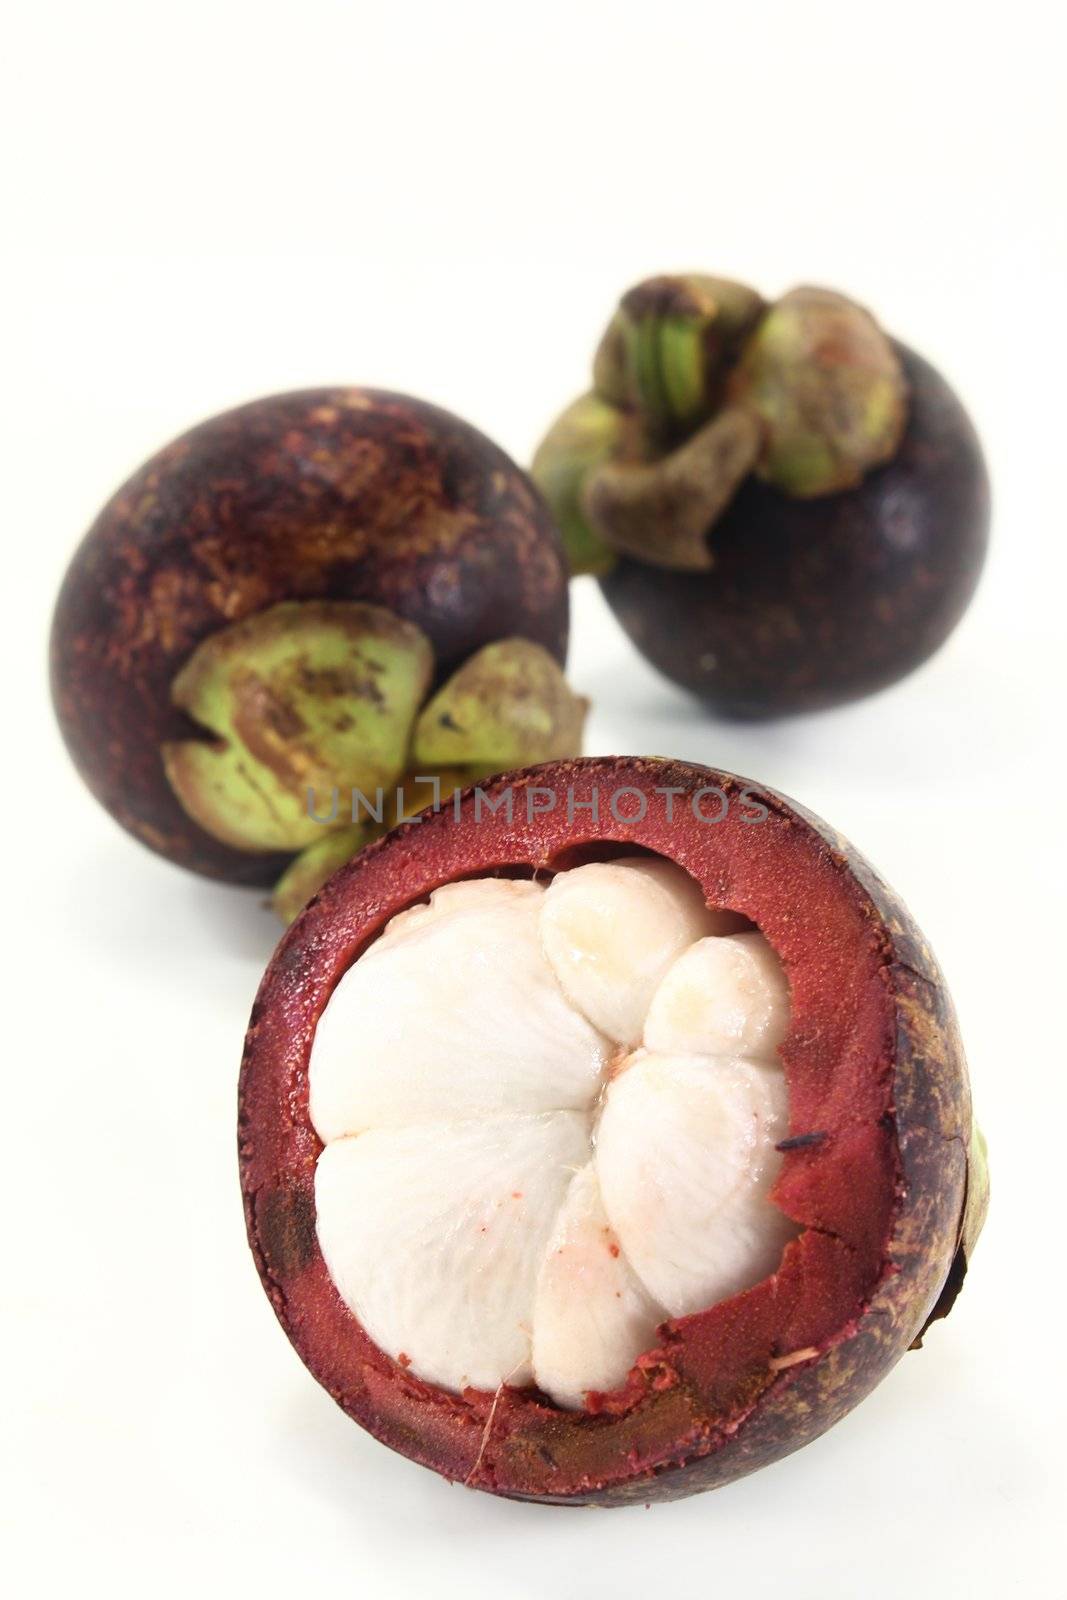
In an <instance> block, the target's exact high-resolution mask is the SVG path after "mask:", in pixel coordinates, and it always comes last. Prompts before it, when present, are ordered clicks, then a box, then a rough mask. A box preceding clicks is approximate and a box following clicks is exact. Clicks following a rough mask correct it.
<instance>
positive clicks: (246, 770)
mask: <svg viewBox="0 0 1067 1600" xmlns="http://www.w3.org/2000/svg"><path fill="white" fill-rule="evenodd" d="M432 674H433V651H432V649H431V646H430V643H429V640H428V639H427V638H426V637H425V635H424V634H423V633H422V632H421V630H420V629H418V628H416V627H414V626H413V625H412V624H411V623H409V622H404V621H402V620H401V618H399V617H396V616H394V615H393V614H392V612H390V611H386V610H384V609H383V608H382V607H381V606H370V605H362V604H359V603H358V602H350V601H328V600H308V601H300V602H297V601H291V602H285V603H283V604H281V605H277V606H271V607H270V608H269V609H268V610H266V611H260V612H257V613H256V614H255V615H254V616H251V617H247V618H246V619H245V620H244V621H242V622H237V623H234V624H233V625H232V626H231V627H229V628H224V629H222V630H221V631H220V632H219V633H216V634H212V635H211V637H210V638H208V639H206V640H205V641H204V643H203V644H201V645H200V646H199V648H198V649H196V650H195V651H194V652H193V654H192V656H190V658H189V660H188V661H187V662H186V664H185V666H184V667H183V668H182V670H181V671H180V672H179V674H178V676H177V677H176V678H175V680H174V683H173V684H172V686H171V698H172V700H173V702H174V704H175V705H176V706H178V707H179V708H180V709H181V710H182V711H184V712H186V713H187V715H188V716H189V717H191V718H192V720H193V721H194V722H197V723H199V724H200V725H201V726H202V727H203V728H205V729H207V730H208V731H209V732H211V733H212V734H214V735H215V738H214V739H213V740H210V741H209V740H193V739H189V740H183V741H182V742H180V743H174V744H167V745H165V746H164V747H163V763H164V766H165V769H166V773H167V777H168V778H169V780H170V783H171V786H172V788H173V789H174V791H175V793H176V794H177V796H178V798H179V800H180V801H181V802H182V804H183V806H184V807H185V809H186V811H187V812H188V813H189V815H190V816H191V817H192V818H193V819H194V820H195V821H196V822H198V823H199V824H200V826H201V827H202V828H204V829H206V831H207V832H208V833H210V834H212V835H213V836H214V837H215V838H216V839H221V840H222V841H223V843H224V844H228V845H232V846H233V848H234V849H237V850H248V851H254V852H260V853H265V852H271V851H276V850H277V851H285V850H299V849H301V848H302V847H303V846H304V845H307V844H310V843H312V841H314V840H317V839H319V838H321V835H322V823H321V822H319V821H317V820H316V814H321V813H323V812H324V811H327V810H329V808H330V805H331V796H332V794H333V792H334V791H335V790H341V791H342V792H345V793H347V792H348V791H349V790H350V789H353V788H355V789H360V790H363V791H364V792H365V793H370V792H373V791H374V790H375V789H376V788H377V787H378V786H379V785H381V784H390V783H392V782H393V781H394V780H395V778H396V777H397V775H398V774H399V773H400V772H401V771H402V770H403V767H404V759H405V756H406V754H407V746H408V735H409V730H410V728H411V724H412V720H413V719H414V716H415V713H416V711H417V709H418V706H419V704H420V702H421V701H422V699H423V697H424V695H425V693H426V690H427V689H428V687H429V684H430V679H431V677H432ZM313 813H314V814H313Z"/></svg>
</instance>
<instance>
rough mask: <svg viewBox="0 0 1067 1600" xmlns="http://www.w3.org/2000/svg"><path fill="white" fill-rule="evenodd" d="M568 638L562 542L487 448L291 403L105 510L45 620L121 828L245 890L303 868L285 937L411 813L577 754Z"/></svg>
mask: <svg viewBox="0 0 1067 1600" xmlns="http://www.w3.org/2000/svg"><path fill="white" fill-rule="evenodd" d="M567 616H568V611H567V570H566V563H565V560H564V556H563V552H562V550H561V547H560V543H559V537H558V534H557V533H556V530H555V528H554V526H553V523H552V519H551V517H550V516H549V514H548V511H547V509H546V507H545V505H544V503H543V501H542V499H541V497H540V495H539V494H538V492H537V490H536V489H535V488H534V487H533V485H532V484H531V482H530V480H529V479H528V478H527V477H526V475H525V474H524V473H523V472H521V471H520V470H519V468H518V467H516V466H515V464H514V463H513V462H512V461H511V460H509V458H508V457H507V456H506V455H504V453H503V452H502V451H501V450H499V449H497V447H496V446H495V445H494V444H492V443H490V441H489V440H488V439H486V438H485V437H484V436H483V435H482V434H480V433H478V432H477V431H476V430H475V429H474V428H472V427H470V426H469V425H468V424H467V423H465V422H461V421H460V420H459V419H458V418H456V417H453V416H450V415H449V414H448V413H447V412H445V411H441V410H439V409H438V408H437V407H435V406H431V405H427V404H425V403H423V402H422V401H419V400H412V399H409V398H406V397H405V396H403V395H395V394H384V393H379V392H376V391H373V390H364V389H320V390H309V391H306V392H302V393H296V394H287V395H278V396H274V397H271V398H268V399H264V400H259V401H256V402H254V403H253V404H251V405H246V406H242V407H240V408H239V409H237V410H234V411H229V412H226V413H225V414H223V415H221V416H218V417H214V418H212V419H211V420H210V421H208V422H205V423H203V424H201V426H199V427H197V428H194V429H193V430H192V432H191V433H188V434H186V435H185V436H184V437H182V438H180V439H178V440H176V441H175V442H173V443H172V444H170V445H168V446H167V447H166V448H165V449H164V450H162V451H160V453H159V454H158V455H156V456H154V457H153V458H152V459H151V460H150V461H148V462H147V463H146V464H145V465H144V466H143V467H142V468H141V469H140V471H139V472H137V473H136V474H135V475H134V476H133V477H132V478H131V479H130V480H129V482H128V483H126V484H125V485H124V486H123V487H122V488H121V489H120V490H119V491H118V493H117V494H116V495H115V496H114V497H113V499H112V500H111V501H110V502H109V504H108V505H107V506H105V508H104V510H103V511H102V512H101V514H100V516H99V517H98V518H97V520H96V522H95V523H94V525H93V527H92V528H91V529H90V531H89V533H88V534H87V536H86V538H85V540H84V541H83V543H82V545H81V547H80V548H79V550H78V551H77V553H76V554H75V556H74V559H73V561H72V562H71V565H70V567H69V569H68V571H67V574H66V578H65V580H64V582H63V586H62V590H61V592H60V595H59V600H58V603H57V606H56V611H55V617H54V622H53V628H52V649H51V658H52V684H53V693H54V699H55V705H56V711H57V714H58V717H59V722H60V727H61V729H62V731H63V736H64V738H65V740H66V742H67V746H68V748H69V750H70V753H71V755H72V756H73V758H74V762H75V764H76V766H77V767H78V770H79V771H80V772H81V774H82V777H83V778H84V779H85V781H86V783H87V784H88V785H89V788H90V789H91V790H92V791H93V793H94V794H95V795H96V796H97V798H98V799H99V800H100V801H101V803H102V804H103V805H104V806H106V808H107V809H108V811H110V812H111V814H112V815H113V816H114V817H115V818H116V820H117V821H118V822H120V823H121V824H122V826H123V827H125V828H127V829H128V830H129V831H130V832H131V833H132V834H134V835H135V836H136V837H137V838H138V839H140V840H141V841H142V842H143V843H144V844H146V845H148V846H149V847H150V848H151V849H153V850H156V851H158V852H159V853H160V854H161V855H164V856H167V857H169V858H170V859H171V860H172V861H176V862H179V863H180V864H181V865H183V866H187V867H190V868H192V869H193V870H194V871H197V872H202V873H206V874H208V875H209V876H212V877H217V878H224V879H227V880H229V881H230V882H234V883H251V884H269V883H272V882H274V881H275V880H276V879H277V878H278V875H279V873H280V872H281V871H282V869H283V867H287V864H289V863H292V864H291V865H289V866H288V870H287V872H286V877H285V880H284V882H283V883H282V884H281V885H280V886H279V891H278V897H277V904H278V907H279V909H280V910H281V911H282V914H283V915H286V916H289V915H292V914H293V913H294V912H295V910H296V909H298V907H299V905H300V904H302V903H303V900H304V899H306V898H307V896H308V895H309V894H310V893H311V892H312V891H313V890H314V889H315V888H316V887H317V885H318V883H319V882H320V881H321V880H322V878H323V877H324V876H326V875H328V873H329V871H331V870H332V869H333V867H335V866H336V865H337V864H338V862H339V861H341V860H343V859H345V858H346V857H347V856H348V855H350V854H351V853H352V852H353V851H354V850H355V849H357V848H359V846H360V845H361V844H363V843H365V842H366V841H367V839H369V838H371V837H374V836H375V835H376V834H377V833H381V832H383V831H384V830H385V828H387V827H388V826H389V825H390V824H391V823H392V822H393V821H394V820H395V817H396V815H397V814H399V815H405V814H409V813H410V812H412V811H417V810H420V809H421V808H422V807H423V806H424V805H426V804H428V803H430V801H431V799H432V798H433V797H434V795H436V794H447V793H450V792H451V790H452V789H453V788H454V787H455V786H456V784H457V783H460V782H467V781H469V780H470V778H472V777H474V776H480V775H482V774H485V773H488V772H498V771H500V770H501V769H503V768H506V767H511V766H517V765H523V764H526V763H528V762H530V761H537V760H545V759H549V758H551V757H555V756H562V755H571V754H576V753H577V751H578V750H579V749H580V739H581V726H582V721H583V716H584V710H585V704H584V702H582V701H580V700H578V699H577V698H576V697H575V696H574V695H572V694H571V693H570V691H569V689H568V688H567V685H566V683H565V681H564V679H563V677H562V673H561V670H560V667H561V664H562V663H563V661H564V659H565V655H566V646H567ZM353 795H355V797H356V798H355V800H354V801H353V798H352V797H353ZM298 852H301V854H300V855H297V853H298ZM305 852H306V853H305ZM294 857H295V858H296V859H295V861H294Z"/></svg>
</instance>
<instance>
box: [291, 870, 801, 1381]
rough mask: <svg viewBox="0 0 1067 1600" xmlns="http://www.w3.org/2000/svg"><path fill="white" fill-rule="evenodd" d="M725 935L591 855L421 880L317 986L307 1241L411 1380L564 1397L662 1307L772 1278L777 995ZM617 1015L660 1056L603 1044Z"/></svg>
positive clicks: (652, 875)
mask: <svg viewBox="0 0 1067 1600" xmlns="http://www.w3.org/2000/svg"><path fill="white" fill-rule="evenodd" d="M736 926H737V918H736V916H734V915H733V914H732V913H729V912H721V911H712V910H708V909H707V907H706V906H705V904H704V901H703V897H702V896H701V893H700V891H699V889H698V888H697V886H696V884H695V883H694V882H693V880H692V879H690V878H689V877H688V876H687V875H686V874H685V873H684V872H683V871H682V870H681V869H680V868H678V867H676V866H673V865H671V864H669V863H667V862H663V861H650V860H644V859H642V860H640V861H621V862H614V863H591V864H589V865H586V866H580V867H576V868H573V869H572V870H571V871H569V872H561V873H559V874H557V876H556V877H555V878H554V879H553V880H552V882H551V884H550V886H549V887H548V889H547V890H545V889H544V888H542V887H541V886H540V885H538V884H536V883H533V882H530V881H513V880H510V879H492V878H490V879H478V880H473V881H465V882H458V883H451V884H445V885H444V886H442V887H441V888H439V889H436V890H434V892H433V893H432V894H431V895H430V896H429V899H428V900H427V901H425V902H423V903H421V904H419V905H416V906H413V907H411V908H410V909H409V910H407V911H403V912H400V913H399V914H398V915H396V916H395V917H394V918H393V919H392V920H391V922H390V923H389V924H388V925H387V926H386V928H385V929H384V931H383V932H382V933H381V935H380V936H379V938H378V939H377V941H376V942H375V943H373V944H372V945H370V947H369V948H368V949H367V950H366V951H365V953H364V954H363V955H362V956H361V957H359V959H358V960H356V962H355V963H354V964H353V965H352V966H351V967H350V968H349V969H348V971H347V972H346V973H345V974H344V976H343V977H342V978H341V980H340V982H339V984H338V985H337V988H336V989H335V991H334V993H333V996H332V998H331V999H330V1001H329V1003H328V1005H327V1006H326V1009H325V1011H324V1012H323V1015H322V1017H321V1019H320V1022H319V1025H318V1029H317V1033H316V1037H315V1040H314V1044H313V1047H312V1052H311V1060H310V1071H309V1078H310V1109H311V1118H312V1122H313V1125H314V1128H315V1131H316V1132H317V1134H318V1136H319V1138H320V1139H321V1140H322V1141H323V1143H324V1144H325V1147H326V1148H325V1150H324V1151H323V1153H322V1155H321V1157H320V1159H319V1163H318V1170H317V1175H316V1191H315V1197H316V1210H317V1229H318V1237H319V1243H320V1246H321V1249H322V1253H323V1257H324V1259H325V1261H326V1265H327V1268H328V1270H329V1272H330V1275H331V1277H332V1279H333V1282H334V1284H335V1285H336V1287H337V1289H338V1291H339V1293H340V1295H341V1297H342V1299H343V1300H344V1302H345V1304H346V1305H347V1306H348V1307H349V1309H350V1310H351V1311H352V1312H353V1313H354V1315H355V1316H356V1317H357V1318H358V1319H359V1321H360V1322H361V1323H362V1324H363V1326H364V1328H365V1330H366V1331H367V1333H368V1334H369V1335H370V1337H371V1338H372V1339H374V1340H375V1341H376V1342H377V1343H378V1344H379V1345H380V1346H381V1348H382V1349H383V1350H384V1351H385V1352H386V1353H387V1354H388V1355H390V1356H392V1357H393V1358H394V1359H395V1360H397V1361H399V1362H400V1363H401V1364H402V1365H403V1366H404V1367H405V1368H410V1369H411V1371H412V1373H413V1374H414V1375H415V1376H416V1377H419V1378H423V1379H426V1380H428V1381H430V1382H433V1383H439V1384H443V1385H445V1386H446V1387H448V1388H451V1389H454V1390H463V1389H464V1388H468V1387H474V1388H483V1389H495V1388H496V1387H498V1386H499V1385H500V1384H510V1385H514V1386H521V1385H523V1384H529V1383H532V1382H535V1383H536V1384H537V1386H538V1388H539V1389H540V1390H542V1391H543V1393H544V1394H546V1395H548V1396H549V1397H550V1398H551V1399H552V1400H553V1401H554V1402H555V1403H556V1404H557V1405H558V1406H561V1407H566V1408H572V1409H580V1408H581V1407H582V1406H583V1405H585V1404H586V1396H587V1395H588V1394H589V1393H590V1391H595V1392H605V1391H610V1390H613V1389H617V1388H618V1387H619V1386H620V1385H622V1384H624V1383H625V1382H626V1378H627V1374H628V1373H629V1371H630V1369H631V1367H632V1366H633V1363H634V1361H635V1360H636V1358H637V1357H638V1356H639V1355H640V1354H641V1353H642V1352H643V1351H645V1350H650V1349H653V1348H654V1347H655V1345H656V1342H657V1332H656V1330H657V1327H658V1325H659V1324H660V1323H662V1322H664V1321H666V1320H667V1319H668V1318H669V1317H673V1316H681V1315H685V1314H687V1313H689V1312H691V1311H696V1310H701V1309H703V1308H706V1307H708V1306H711V1305H712V1304H714V1303H715V1302H716V1301H718V1300H720V1299H723V1298H725V1297H727V1296H729V1295H733V1294H736V1293H737V1292H738V1291H739V1290H741V1289H746V1288H749V1287H751V1286H752V1285H753V1284H755V1283H757V1282H759V1280H760V1279H762V1278H765V1277H767V1276H768V1275H769V1274H771V1273H773V1272H774V1271H775V1269H776V1267H777V1265H778V1262H779V1260H780V1257H781V1252H782V1249H783V1247H784V1245H785V1243H786V1241H787V1240H788V1239H789V1238H791V1237H792V1236H793V1234H794V1233H795V1232H796V1231H797V1230H796V1228H795V1226H794V1224H793V1223H792V1222H791V1221H790V1220H789V1219H788V1218H786V1217H785V1216H784V1215H783V1214H782V1213H781V1212H779V1211H778V1210H777V1209H776V1208H775V1206H774V1205H773V1203H772V1202H771V1200H770V1198H769V1196H770V1190H771V1187H772V1185H773V1182H774V1179H775V1177H776V1176H777V1173H778V1169H779V1167H780V1165H781V1156H780V1155H779V1154H778V1153H777V1152H776V1151H775V1149H774V1145H775V1143H776V1141H777V1140H778V1139H780V1138H781V1137H782V1136H783V1135H784V1133H785V1131H786V1128H787V1125H788V1094H787V1089H786V1083H785V1077H784V1074H783V1072H782V1069H781V1067H780V1065H778V1064H777V1062H776V1061H775V1059H774V1053H773V1052H774V1046H775V1044H776V1043H777V1041H778V1040H779V1039H780V1038H781V1036H782V1034H783V1033H784V1030H785V1027H786V1024H787V1022H788V1014H789V1007H788V992H787V988H786V984H785V979H784V976H783V975H782V972H781V969H780V966H779V963H778V961H777V958H776V957H775V956H774V954H773V952H772V951H771V949H770V947H769V946H768V945H767V944H766V942H765V941H764V940H763V939H762V937H761V936H760V935H759V934H757V933H744V934H736V933H734V932H733V931H732V930H733V929H734V928H736ZM716 928H718V929H720V930H721V931H720V932H718V933H715V932H712V931H711V930H713V929H716ZM650 1002H651V1011H650V1010H649V1004H650ZM646 1014H647V1015H646ZM594 1023H596V1024H598V1026H594ZM642 1032H644V1035H645V1038H646V1040H647V1041H648V1042H650V1043H651V1042H652V1040H653V1038H655V1039H657V1040H659V1041H660V1043H661V1048H659V1049H657V1050H648V1049H644V1048H639V1049H638V1050H637V1051H636V1052H633V1053H631V1054H629V1055H627V1054H626V1053H625V1051H626V1048H627V1047H628V1046H629V1045H630V1044H631V1043H633V1042H635V1041H637V1040H639V1039H640V1038H641V1036H642ZM620 1044H621V1045H622V1048H620ZM681 1046H685V1047H686V1049H685V1050H684V1051H683V1050H682V1049H681ZM746 1055H751V1056H753V1057H761V1059H751V1060H750V1059H745V1057H746Z"/></svg>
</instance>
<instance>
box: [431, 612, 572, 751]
mask: <svg viewBox="0 0 1067 1600" xmlns="http://www.w3.org/2000/svg"><path fill="white" fill-rule="evenodd" d="M588 709H589V702H588V701H587V700H583V699H582V698H581V697H580V696H579V695H576V694H574V693H572V691H571V690H570V688H569V687H568V685H567V680H566V679H565V678H564V676H563V674H562V672H561V671H560V670H559V667H558V666H557V664H556V662H555V661H554V660H553V658H552V656H550V655H549V653H548V651H547V650H543V649H542V648H541V646H540V645H537V644H532V643H530V641H529V640H527V639H504V640H501V642H500V643H499V644H490V645H486V646H485V648H484V649H483V650H479V651H478V652H477V654H476V655H473V656H471V658H470V660H469V661H466V662H465V663H464V664H463V666H462V667H460V668H459V670H458V672H456V673H455V675H454V676H453V677H452V678H450V679H449V681H448V682H447V683H446V684H445V685H444V687H443V688H442V689H441V690H439V691H438V693H437V694H436V695H434V697H433V699H432V700H431V701H430V703H429V705H427V706H426V708H425V710H424V711H423V712H422V714H421V716H420V717H419V720H418V722H417V723H416V725H415V737H414V740H413V743H412V752H413V755H414V759H415V764H416V766H417V767H418V768H419V769H420V770H423V769H425V768H427V767H431V768H432V767H439V766H443V767H468V766H476V765H477V766H484V765H485V764H487V763H492V764H493V765H494V766H495V769H496V770H497V771H502V770H504V769H506V768H509V767H529V766H533V765H534V764H535V763H536V762H539V761H552V760H556V759H558V758H560V757H562V756H567V755H573V754H574V753H575V752H576V751H577V750H578V749H580V748H581V740H582V728H583V726H584V724H585V718H586V713H587V712H588Z"/></svg>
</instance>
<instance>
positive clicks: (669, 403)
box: [593, 273, 763, 440]
mask: <svg viewBox="0 0 1067 1600" xmlns="http://www.w3.org/2000/svg"><path fill="white" fill-rule="evenodd" d="M762 308H763V301H762V300H761V299H760V297H759V295H758V294H756V292H755V290H753V289H749V288H747V287H746V286H745V285H744V284H741V283H733V282H731V281H730V280H729V279H726V278H709V277H705V276H702V275H700V274H698V273H690V274H688V275H685V276H682V277H659V278H649V279H647V280H646V282H644V283H640V284H638V285H637V287H636V288H634V289H631V290H630V291H629V293H628V294H626V295H624V296H623V298H622V301H621V303H620V305H619V309H618V311H617V312H616V313H615V316H614V318H613V319H612V321H611V323H610V324H609V326H608V330H607V333H606V334H605V335H604V338H603V339H602V341H601V344H600V348H599V349H598V351H597V353H596V356H595V358H594V361H593V386H594V390H595V392H596V393H597V394H599V395H600V396H601V398H602V399H605V400H608V401H610V402H611V404H613V405H617V406H621V407H624V408H633V409H635V410H636V411H638V412H639V413H640V416H641V419H642V423H643V425H644V427H645V429H646V430H647V432H648V433H649V434H650V435H651V436H652V437H653V438H657V439H663V440H670V439H672V438H677V437H678V436H680V435H681V436H684V435H685V434H686V433H688V432H689V431H690V430H691V429H692V428H694V427H696V426H697V425H698V424H699V423H700V422H702V421H704V420H705V419H706V418H707V417H708V416H709V415H710V414H711V411H712V408H713V406H714V404H715V402H716V398H717V395H718V392H719V389H720V387H721V382H722V378H723V375H724V371H725V368H726V365H727V362H728V361H729V359H730V357H731V356H732V354H733V352H734V351H735V350H736V348H737V346H738V344H739V342H740V340H741V339H742V338H743V337H744V335H745V334H746V333H747V332H748V331H749V329H750V328H751V327H752V326H753V325H754V324H755V322H756V319H757V317H758V316H759V314H760V311H761V310H762Z"/></svg>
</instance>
